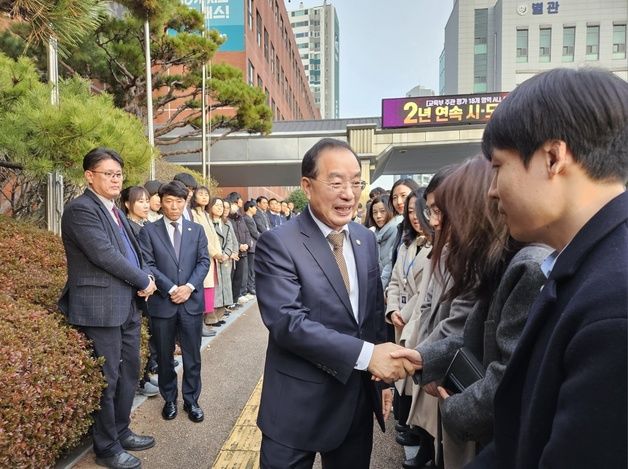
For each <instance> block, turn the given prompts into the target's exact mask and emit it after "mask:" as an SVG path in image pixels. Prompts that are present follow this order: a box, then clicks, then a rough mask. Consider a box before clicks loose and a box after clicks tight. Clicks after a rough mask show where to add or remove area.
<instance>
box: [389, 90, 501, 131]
mask: <svg viewBox="0 0 628 469" xmlns="http://www.w3.org/2000/svg"><path fill="white" fill-rule="evenodd" d="M507 94H508V93H504V92H498V93H482V94H459V95H453V96H420V97H415V98H392V99H382V128H383V129H386V128H398V127H429V126H435V125H460V124H484V123H486V122H487V121H488V120H489V119H490V117H491V114H493V111H494V110H495V108H496V107H497V105H498V104H499V103H501V102H502V99H504V98H505V97H506V95H507Z"/></svg>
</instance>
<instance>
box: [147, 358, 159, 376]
mask: <svg viewBox="0 0 628 469" xmlns="http://www.w3.org/2000/svg"><path fill="white" fill-rule="evenodd" d="M157 370H158V367H157V363H156V362H154V361H149V362H148V372H149V373H151V374H153V375H156V374H157Z"/></svg>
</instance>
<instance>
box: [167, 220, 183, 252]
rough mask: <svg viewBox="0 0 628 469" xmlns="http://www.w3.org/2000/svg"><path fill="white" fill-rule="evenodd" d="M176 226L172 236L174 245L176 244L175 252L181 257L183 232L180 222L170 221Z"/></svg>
mask: <svg viewBox="0 0 628 469" xmlns="http://www.w3.org/2000/svg"><path fill="white" fill-rule="evenodd" d="M170 224H171V225H172V226H173V227H174V236H173V237H172V245H173V246H174V253H175V255H176V256H177V259H179V252H180V251H181V232H180V231H179V228H178V226H179V224H178V223H177V222H176V221H173V222H170Z"/></svg>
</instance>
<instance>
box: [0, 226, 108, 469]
mask: <svg viewBox="0 0 628 469" xmlns="http://www.w3.org/2000/svg"><path fill="white" fill-rule="evenodd" d="M0 239H2V240H3V241H2V244H0V337H2V341H0V382H1V383H2V386H0V402H2V406H1V408H0V467H49V466H51V465H53V464H54V461H55V460H56V459H57V458H58V457H59V455H60V453H61V452H62V451H64V450H65V449H67V448H70V447H72V446H74V445H76V444H77V443H78V442H79V441H80V440H81V438H82V437H83V435H85V433H86V432H87V430H88V428H89V426H90V425H91V414H92V413H93V412H94V410H97V408H98V405H99V400H100V394H101V392H102V389H103V388H104V386H105V382H104V379H103V377H102V374H101V371H100V367H101V365H102V362H101V361H99V360H95V359H93V358H92V356H91V351H90V347H89V344H88V343H87V340H86V339H85V337H84V336H83V335H82V334H80V333H79V332H77V331H76V330H75V329H74V328H72V327H69V326H68V325H67V324H66V323H65V320H64V318H63V317H62V316H61V315H60V314H59V313H53V312H52V311H54V310H56V306H55V303H56V297H57V296H58V294H59V292H60V288H61V286H62V285H63V283H64V282H65V258H64V255H63V247H62V245H61V241H60V239H59V238H58V237H56V236H54V235H52V234H51V233H49V232H46V231H42V230H37V229H35V228H33V227H31V226H29V225H26V224H24V223H18V222H15V221H14V220H12V219H10V218H6V217H0Z"/></svg>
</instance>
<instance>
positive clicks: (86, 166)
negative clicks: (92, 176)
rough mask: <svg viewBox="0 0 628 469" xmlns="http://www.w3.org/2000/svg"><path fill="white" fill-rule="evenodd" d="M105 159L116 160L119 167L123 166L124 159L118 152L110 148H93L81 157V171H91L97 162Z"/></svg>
mask: <svg viewBox="0 0 628 469" xmlns="http://www.w3.org/2000/svg"><path fill="white" fill-rule="evenodd" d="M105 160H113V161H115V162H117V163H118V164H119V165H120V167H121V168H124V161H123V160H122V157H121V156H120V154H119V153H118V152H117V151H115V150H112V149H111V148H104V147H99V148H94V149H93V150H90V151H89V152H88V153H87V154H86V155H85V156H84V157H83V171H91V170H93V169H94V168H95V167H96V166H98V163H100V162H101V161H105Z"/></svg>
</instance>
